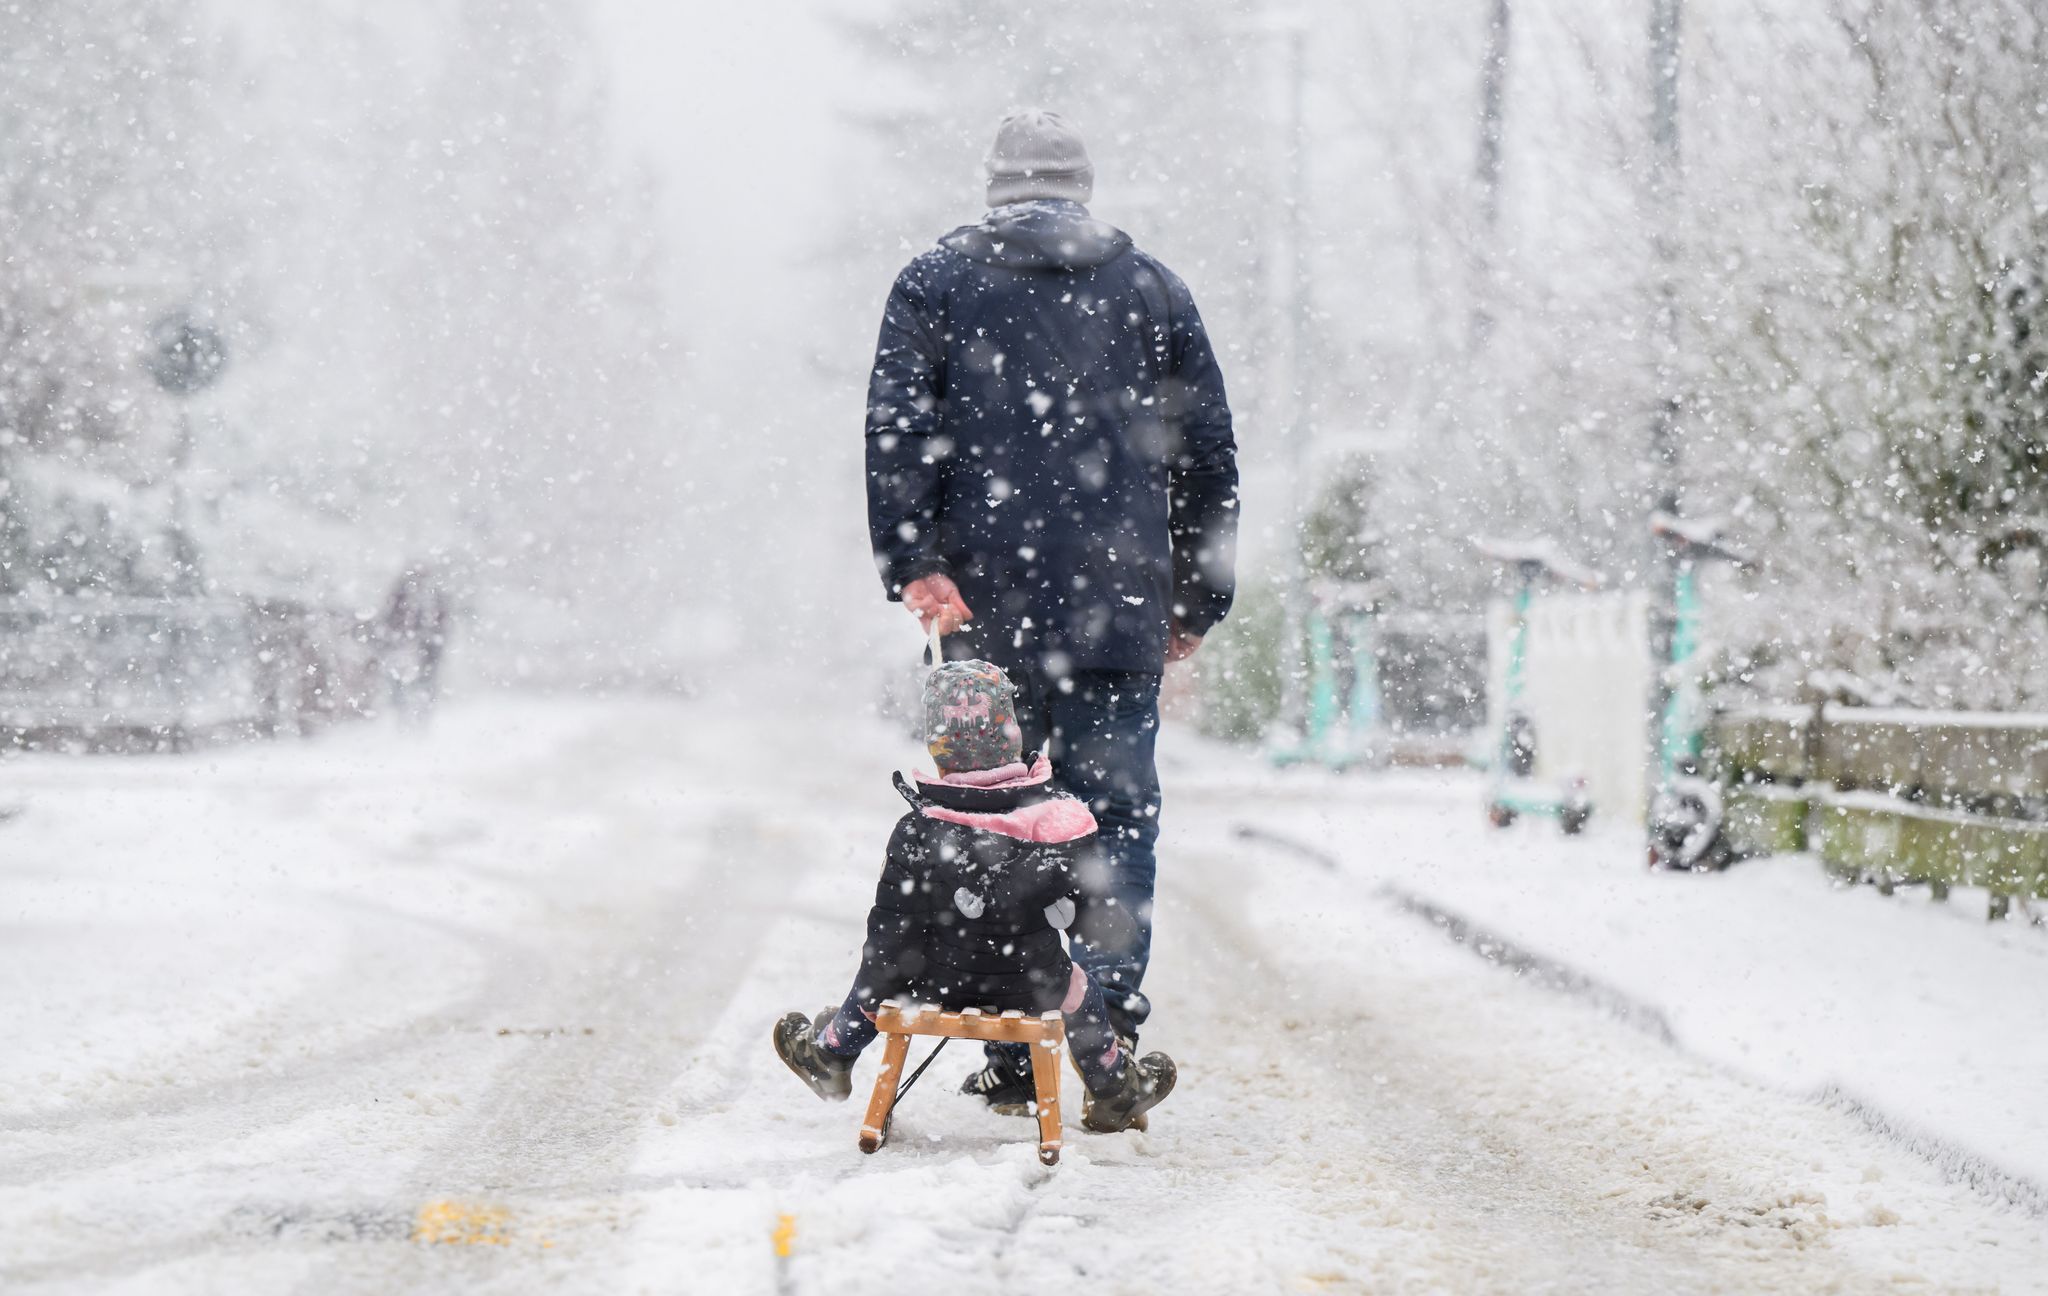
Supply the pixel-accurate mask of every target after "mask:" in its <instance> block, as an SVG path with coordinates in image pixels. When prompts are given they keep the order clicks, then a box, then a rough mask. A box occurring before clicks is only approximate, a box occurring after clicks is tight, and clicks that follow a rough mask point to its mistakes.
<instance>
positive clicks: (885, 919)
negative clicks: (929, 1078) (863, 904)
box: [855, 756, 1095, 1012]
mask: <svg viewBox="0 0 2048 1296" xmlns="http://www.w3.org/2000/svg"><path fill="white" fill-rule="evenodd" d="M897 786H898V787H899V788H901V789H903V790H904V795H905V796H906V797H910V798H913V800H912V809H911V811H910V813H909V814H906V815H904V816H903V818H902V819H901V820H900V821H898V823H897V824H896V831H895V832H894V833H893V834H891V835H890V838H889V858H888V862H887V863H886V864H885V865H884V866H883V869H882V880H881V882H880V884H879V885H877V886H876V888H875V907H874V908H873V909H871V910H869V911H868V939H867V945H866V947H865V948H864V949H863V950H862V951H861V965H860V975H859V977H858V978H857V979H856V981H855V985H856V987H857V988H858V991H859V994H860V998H861V1003H862V1005H863V1006H864V1007H866V1008H868V1009H870V1010H872V1009H873V1007H874V1005H875V1004H876V1003H877V1002H879V1001H881V1000H883V999H887V998H892V997H895V998H907V999H911V1000H914V1001H920V1002H926V1003H936V1004H940V1005H942V1006H944V1007H948V1008H995V1009H1011V1008H1021V1009H1024V1010H1026V1011H1030V1012H1043V1011H1046V1010H1048V1009H1053V1008H1057V1007H1059V1006H1060V1002H1061V1000H1062V999H1064V998H1065V997H1066V994H1067V990H1068V984H1069V980H1070V978H1071V976H1072V967H1073V965H1072V963H1071V962H1070V961H1069V960H1068V958H1067V951H1066V947H1065V945H1064V944H1063V943H1062V941H1061V939H1060V929H1061V928H1062V927H1064V926H1066V925H1067V923H1068V922H1069V921H1071V920H1072V917H1073V913H1074V904H1075V902H1076V900H1077V899H1078V896H1079V892H1080V877H1081V872H1082V865H1083V862H1084V861H1085V860H1086V859H1087V858H1088V857H1089V856H1090V855H1091V854H1092V852H1093V851H1094V849H1095V816H1094V815H1092V814H1090V813H1089V812H1088V807H1087V806H1085V805H1083V804H1082V803H1081V802H1079V801H1077V800H1075V799H1074V798H1073V797H1071V796H1068V795H1067V794H1066V793H1064V792H1061V791H1058V790H1056V789H1055V788H1054V787H1053V786H1052V768H1051V766H1050V764H1049V763H1048V762H1047V761H1046V759H1045V757H1043V756H1040V757H1039V758H1038V760H1037V762H1036V764H1034V765H1033V766H1032V767H1031V768H1030V769H1029V770H1028V771H1027V770H1026V769H1025V767H1024V766H1023V765H1021V764H1018V765H1010V766H1006V767H1004V768H1003V769H1001V770H994V771H984V772H976V773H970V774H953V775H948V776H947V777H945V778H943V779H936V780H935V779H932V778H930V777H928V776H924V775H920V776H919V777H918V779H917V783H916V786H915V787H914V788H912V787H910V786H909V785H908V784H906V783H905V782H904V781H903V780H901V779H900V778H899V780H898V783H897Z"/></svg>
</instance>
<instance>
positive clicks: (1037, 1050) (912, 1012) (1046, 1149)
mask: <svg viewBox="0 0 2048 1296" xmlns="http://www.w3.org/2000/svg"><path fill="white" fill-rule="evenodd" d="M875 1029H877V1030H879V1031H880V1032H881V1033H882V1034H883V1036H884V1037H885V1038H886V1044H885V1045H884V1047H883V1051H882V1066H881V1070H880V1071H879V1072H877V1074H876V1076H875V1092H874V1094H873V1096H872V1097H870V1098H869V1099H868V1110H867V1116H866V1118H865V1119H864V1120H863V1121H862V1122H861V1127H860V1150H861V1151H863V1152H873V1151H875V1150H876V1149H877V1148H879V1147H881V1146H882V1143H883V1142H884V1141H885V1140H886V1139H887V1137H888V1129H889V1112H890V1109H891V1108H893V1107H894V1106H895V1105H896V1087H897V1086H898V1085H899V1084H901V1083H902V1081H903V1064H904V1061H905V1059H906V1057H907V1056H908V1054H909V1052H910V1037H911V1036H913V1035H930V1036H940V1037H944V1038H947V1039H969V1040H980V1041H983V1042H985V1043H994V1044H1024V1045H1028V1046H1029V1047H1030V1049H1031V1078H1032V1082H1033V1085H1034V1087H1035V1088H1036V1090H1037V1102H1036V1104H1035V1106H1036V1107H1037V1116H1038V1159H1039V1160H1040V1161H1042V1162H1044V1163H1045V1164H1046V1165H1053V1164H1055V1163H1057V1162H1058V1161H1059V1159H1060V1054H1061V1053H1063V1052H1064V1051H1065V1050H1066V1046H1067V1023H1066V1019H1065V1018H1064V1017H1062V1016H1061V1015H1060V1014H1058V1013H1056V1012H1049V1013H1044V1014H1041V1015H1039V1016H1037V1017H1026V1016H1024V1015H1023V1014H1022V1013H1017V1012H1008V1013H1003V1014H1002V1015H1000V1016H990V1015H988V1014H987V1013H984V1012H982V1011H980V1010H979V1009H974V1008H968V1009H964V1010H962V1011H959V1012H947V1011H944V1010H942V1009H939V1008H935V1007H933V1006H932V1005H930V1004H915V1005H905V1004H899V1003H897V1002H895V1001H894V1000H888V1001H885V1002H883V1003H882V1004H881V1005H880V1006H879V1007H878V1008H876V1010H875Z"/></svg>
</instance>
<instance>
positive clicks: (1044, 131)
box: [984, 108, 1095, 207]
mask: <svg viewBox="0 0 2048 1296" xmlns="http://www.w3.org/2000/svg"><path fill="white" fill-rule="evenodd" d="M984 165H985V166H986V167H987V168H988V205H989V206H991V207H1001V206H1002V205H1003V204H1005V203H1014V202H1025V201H1028V200H1029V199H1032V198H1068V199H1072V200H1073V201H1074V202H1078V203H1084V202H1087V201H1088V199H1089V197H1090V196H1091V195H1093V194H1094V192H1095V165H1094V164H1093V163H1092V162H1090V161H1089V160H1088V149H1087V146H1086V145H1084V144H1082V143H1081V137H1080V136H1079V135H1078V134H1076V133H1075V132H1074V128H1073V127H1071V126H1069V125H1067V119H1066V118H1064V117H1062V116H1060V115H1059V114H1058V113H1056V112H1047V111H1046V110H1045V109H1043V108H1019V109H1018V110H1017V111H1015V112H1013V113H1011V114H1010V115H1009V116H1007V117H1005V118H1003V124H1002V125H1000V126H998V127H996V141H995V143H993V144H991V145H989V149H988V158H987V160H986V162H985V163H984Z"/></svg>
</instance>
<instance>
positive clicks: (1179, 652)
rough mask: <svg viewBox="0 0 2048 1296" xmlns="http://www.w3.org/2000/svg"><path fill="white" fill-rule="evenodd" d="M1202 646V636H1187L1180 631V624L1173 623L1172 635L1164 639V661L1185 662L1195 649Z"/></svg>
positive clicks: (1183, 631) (1187, 634) (1186, 633)
mask: <svg viewBox="0 0 2048 1296" xmlns="http://www.w3.org/2000/svg"><path fill="white" fill-rule="evenodd" d="M1201 646H1202V636H1200V635H1198V634H1189V633H1188V632H1187V631H1186V630H1183V629H1181V624H1180V622H1178V621H1176V622H1174V623H1173V633H1171V634H1169V635H1168V636H1167V637H1166V660H1168V661H1170V662H1177V661H1186V660H1187V659H1188V658H1190V657H1192V656H1194V655H1195V649H1197V648H1200V647H1201Z"/></svg>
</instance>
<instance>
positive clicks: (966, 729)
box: [924, 661, 1024, 774]
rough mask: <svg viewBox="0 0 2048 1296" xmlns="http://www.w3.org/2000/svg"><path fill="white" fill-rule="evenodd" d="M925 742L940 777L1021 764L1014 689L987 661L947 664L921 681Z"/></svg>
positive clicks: (1021, 736)
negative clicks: (1015, 763) (1016, 763)
mask: <svg viewBox="0 0 2048 1296" xmlns="http://www.w3.org/2000/svg"><path fill="white" fill-rule="evenodd" d="M924 738H925V746H926V747H927V748H928V749H929V750H930V751H931V754H932V760H933V761H935V762H937V764H938V767H939V773H941V774H956V773H959V772H960V771H962V770H987V769H995V768H997V767H998V766H1001V765H1008V764H1011V763H1012V762H1015V761H1021V760H1023V759H1024V751H1023V748H1024V735H1023V733H1022V732H1021V731H1020V730H1019V729H1018V728H1017V686H1016V685H1014V684H1012V683H1010V677H1009V676H1008V675H1005V674H1003V670H1002V668H1001V667H1000V666H992V665H990V664H989V663H987V662H985V661H952V662H947V663H945V664H944V665H942V666H940V667H939V668H938V669H936V670H934V671H933V672H932V673H931V674H930V675H928V676H926V677H925V681H924Z"/></svg>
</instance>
